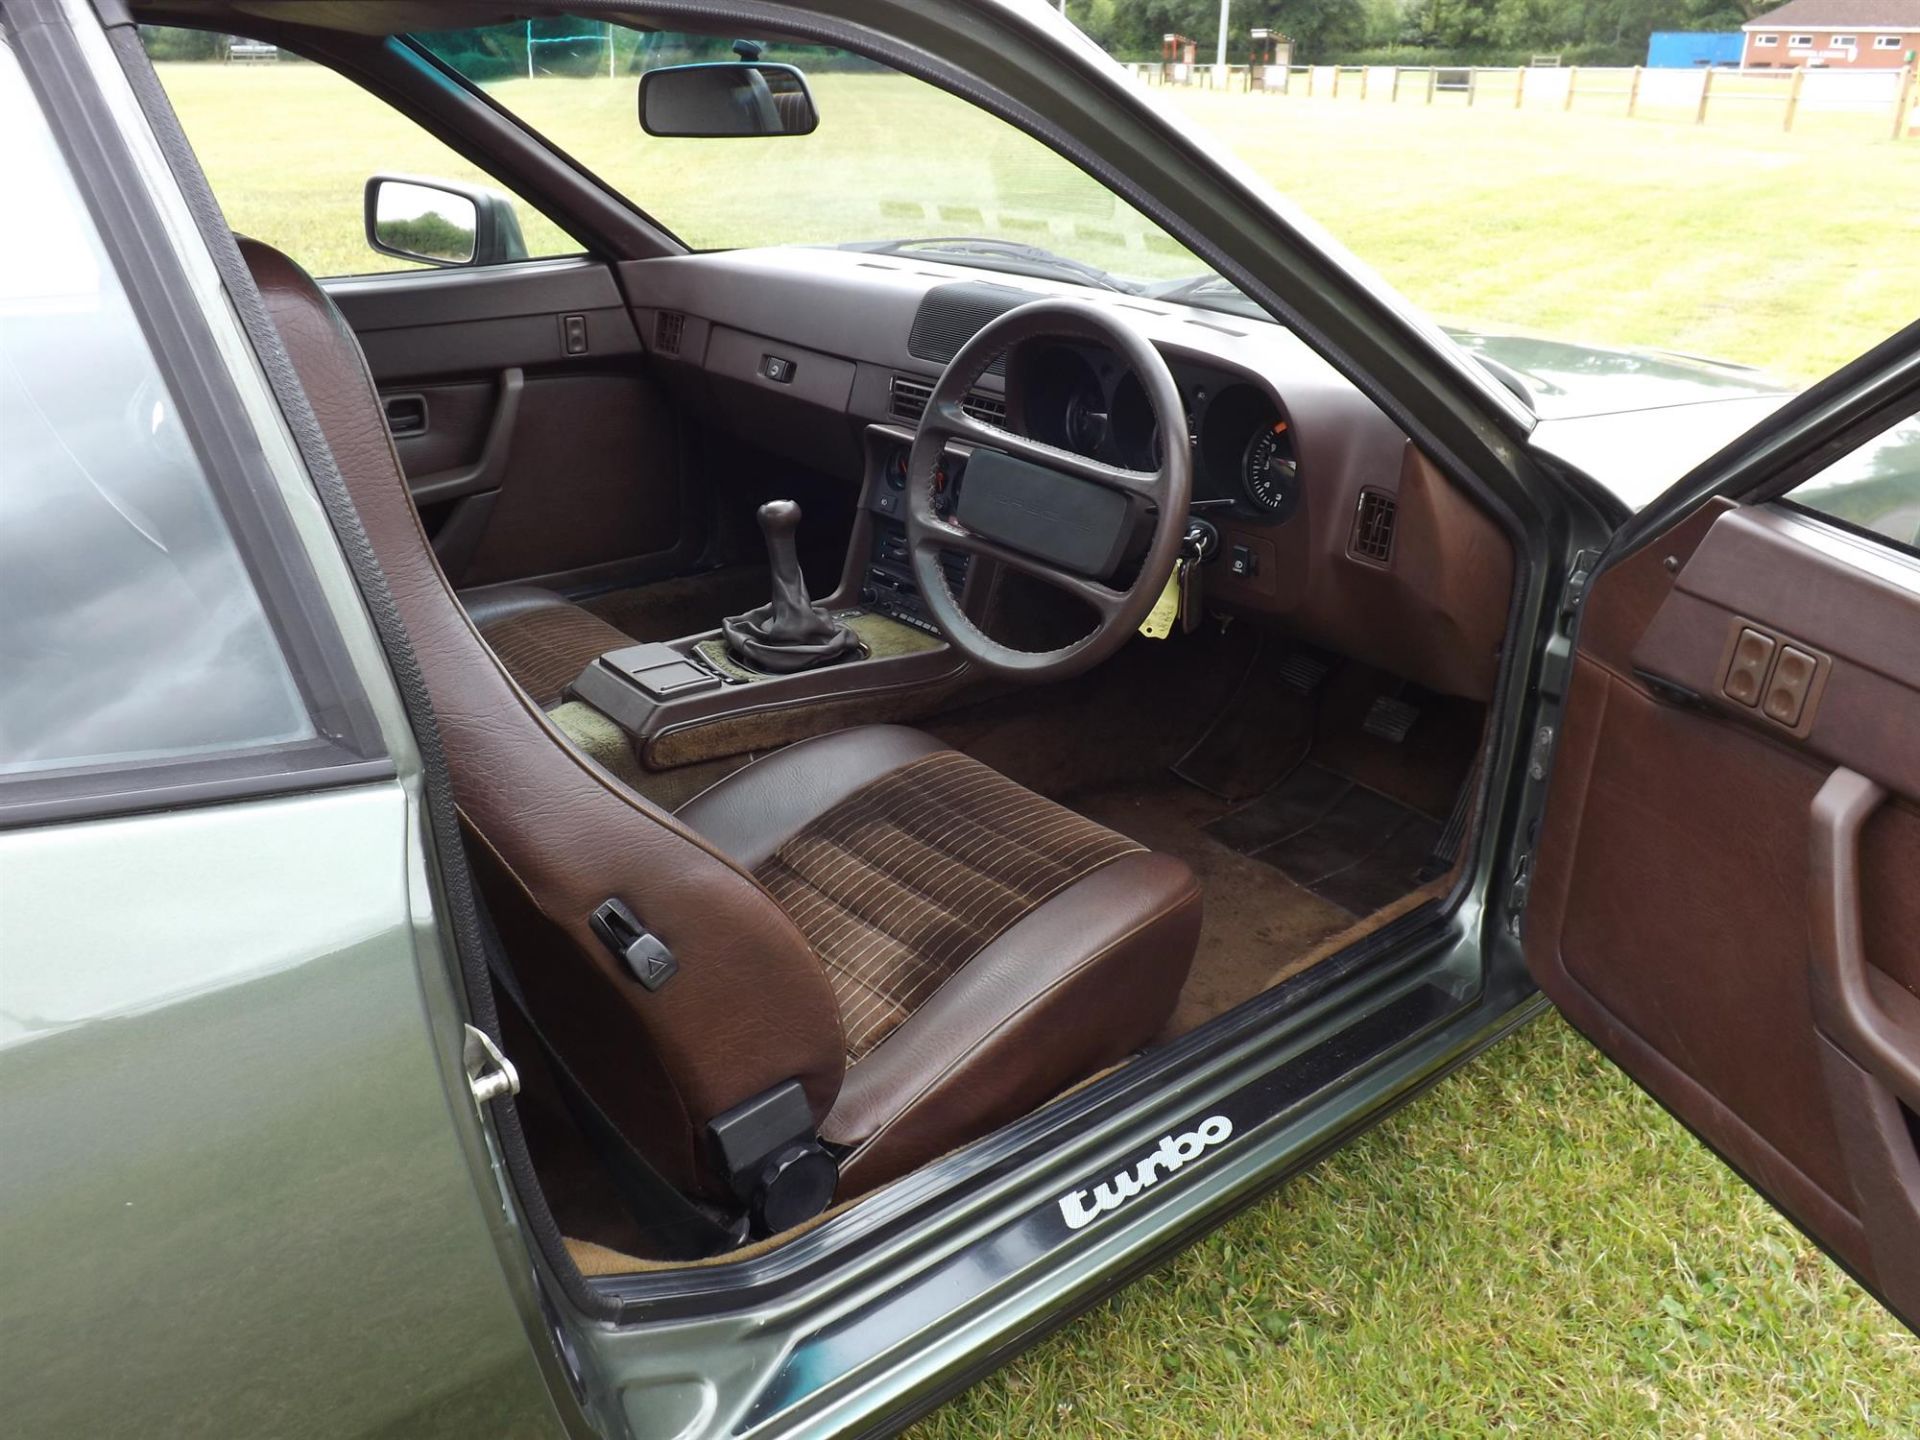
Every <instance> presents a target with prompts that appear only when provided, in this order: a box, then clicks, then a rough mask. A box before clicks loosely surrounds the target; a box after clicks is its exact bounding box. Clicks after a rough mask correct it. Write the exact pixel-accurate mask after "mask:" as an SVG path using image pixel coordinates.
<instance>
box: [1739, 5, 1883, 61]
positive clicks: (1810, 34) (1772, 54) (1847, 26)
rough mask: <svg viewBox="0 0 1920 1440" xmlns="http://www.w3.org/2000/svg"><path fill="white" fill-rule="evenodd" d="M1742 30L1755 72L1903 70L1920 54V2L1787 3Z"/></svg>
mask: <svg viewBox="0 0 1920 1440" xmlns="http://www.w3.org/2000/svg"><path fill="white" fill-rule="evenodd" d="M1740 30H1741V33H1742V35H1743V36H1744V37H1745V41H1746V44H1745V47H1744V49H1743V51H1742V54H1741V60H1740V63H1741V64H1742V65H1743V66H1746V67H1747V68H1749V69H1754V70H1779V69H1786V68H1790V67H1792V66H1795V65H1807V66H1813V67H1817V68H1823V69H1835V70H1874V69H1897V68H1899V67H1900V66H1903V65H1907V64H1911V63H1912V61H1913V59H1914V56H1915V55H1916V54H1920V0H1787V3H1786V4H1785V5H1782V6H1781V7H1780V8H1779V9H1777V10H1769V11H1768V12H1767V13H1766V14H1764V15H1761V16H1759V17H1758V18H1756V19H1753V20H1749V21H1748V22H1747V23H1746V24H1745V25H1742V26H1741V27H1740Z"/></svg>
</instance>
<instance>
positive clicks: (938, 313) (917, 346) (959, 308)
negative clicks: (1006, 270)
mask: <svg viewBox="0 0 1920 1440" xmlns="http://www.w3.org/2000/svg"><path fill="white" fill-rule="evenodd" d="M1038 298H1039V297H1038V296H1037V295H1035V294H1034V293H1033V292H1032V291H1031V290H1019V289H1015V288H1014V287H1013V286H1011V285H989V284H987V283H986V282H984V281H979V280H957V281H955V282H954V283H953V284H951V285H936V286H934V287H933V289H931V290H929V291H928V292H927V295H926V298H925V299H924V300H922V301H921V302H920V308H919V309H918V310H917V311H915V312H914V316H913V328H912V329H911V330H909V331H908V332H907V353H908V354H910V355H912V356H914V357H915V358H916V359H920V360H932V361H934V362H935V363H937V364H940V365H944V364H946V363H947V361H949V360H951V359H953V357H954V356H956V355H958V354H959V353H960V347H961V346H962V345H964V344H966V343H967V341H969V340H971V339H972V338H973V337H974V336H975V335H977V334H979V333H980V331H981V330H982V329H984V328H985V327H986V324H987V322H988V321H989V320H997V319H999V318H1000V317H1001V316H1002V315H1004V314H1006V313H1007V311H1009V310H1012V309H1015V308H1016V307H1018V306H1021V305H1024V304H1026V303H1027V301H1029V300H1036V299H1038ZM987 373H988V374H989V375H1003V374H1005V373H1006V357H1005V356H1002V357H1001V358H999V359H998V360H995V361H994V362H993V364H991V365H989V366H988V367H987Z"/></svg>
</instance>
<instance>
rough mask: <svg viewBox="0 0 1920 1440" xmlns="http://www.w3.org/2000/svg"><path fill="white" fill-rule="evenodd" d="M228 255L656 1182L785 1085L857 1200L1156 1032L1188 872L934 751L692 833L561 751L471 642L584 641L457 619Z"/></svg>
mask: <svg viewBox="0 0 1920 1440" xmlns="http://www.w3.org/2000/svg"><path fill="white" fill-rule="evenodd" d="M241 250H242V253H243V254H244V255H245V257H246V260H247V263H248V265H249V266H250V268H251V269H252V271H253V275H254V279H255V281H256V282H257V283H258V285H259V287H260V290H261V292H262V294H263V295H264V297H265V299H266V303H267V306H268V309H269V311H270V313H271V314H272V315H273V317H274V319H275V321H276V323H277V324H278V326H279V328H280V332H281V334H282V336H283V337H284V339H285V342H286V346H287V350H288V352H289V354H290V356H291V358H292V360H293V363H294V367H295V369H296V370H297V371H298V372H299V375H300V379H301V382H302V384H303V385H304V386H305V389H306V391H307V394H308V396H309V398H310V400H311V402H312V404H313V408H314V412H315V415H316V417H317V419H318V420H319V423H320V427H321V429H322V431H323V432H324V433H325V435H326V438H327V441H328V443H329V445H330V446H331V447H332V450H333V453H334V458H335V460H336V462H337V464H338V465H339V468H340V471H341V474H342V476H343V477H344V479H345V481H346V483H347V486H348V488H349V489H350V491H351V492H352V495H353V498H354V503H355V505H356V507H357V508H358V510H359V511H360V515H361V518H362V521H363V523H364V524H365V526H366V530H367V534H368V538H369V540H370V542H371V544H372V547H373V550H374V552H375V554H376V556H377V557H378V559H379V561H380V564H381V567H382V568H383V570H384V571H385V572H386V575H387V579H388V582H389V584H390V585H391V586H392V589H393V593H394V598H395V600H396V602H397V604H398V606H399V608H400V612H401V615H402V618H403V619H404V621H405V623H406V627H407V630H408V633H409V635H410V636H411V638H412V641H413V645H414V648H415V650H416V652H417V653H418V657H419V660H420V665H421V669H422V672H423V674H424V677H425V680H426V683H427V687H428V689H429V691H430V692H431V696H432V700H433V705H434V709H435V713H436V717H437V719H438V722H439V726H440V730H441V733H442V736H443V738H444V740H445V745H446V750H447V757H448V766H449V768H450V770H451V774H452V781H453V788H454V794H455V798H456V800H457V802H458V804H459V807H460V812H461V815H462V818H463V820H464V822H465V824H466V826H467V830H468V834H469V836H470V840H471V855H472V859H473V863H474V867H475V870H476V871H477V872H478V874H479V876H480V879H481V882H482V885H483V887H484V890H485V893H486V895H487V898H488V902H489V904H490V906H491V908H492V909H493V911H494V913H495V918H496V919H497V920H498V922H499V925H500V928H501V932H502V934H503V936H504V937H505V939H506V942H507V946H508V949H509V950H510V951H511V953H512V955H513V958H514V962H515V965H516V967H517V968H518V969H519V971H520V974H521V977H522V980H523V983H524V986H525V989H526V991H527V996H528V1001H529V1004H530V1006H531V1007H532V1009H533V1010H534V1012H535V1014H536V1015H537V1016H538V1017H539V1019H540V1021H541V1024H542V1027H543V1028H544V1029H546V1030H547V1031H548V1033H549V1036H550V1037H551V1038H552V1039H553V1040H554V1042H555V1043H556V1044H557V1045H558V1046H559V1047H560V1048H561V1049H562V1050H563V1052H564V1053H565V1054H566V1055H567V1058H568V1060H569V1062H570V1063H571V1064H572V1065H573V1067H574V1069H575V1071H576V1073H577V1074H578V1076H579V1077H580V1079H581V1080H582V1081H583V1082H584V1083H585V1084H586V1085H587V1086H588V1088H589V1089H591V1090H592V1091H593V1093H594V1095H595V1097H596V1098H597V1099H598V1100H599V1101H600V1102H601V1104H602V1105H603V1106H604V1107H605V1109H606V1110H607V1112H608V1113H609V1115H610V1116H611V1117H612V1118H613V1120H614V1121H615V1123H616V1124H618V1125H619V1126H620V1128H621V1129H622V1130H623V1131H624V1132H625V1133H626V1134H627V1135H628V1136H629V1137H630V1138H631V1139H632V1140H633V1141H634V1142H635V1143H636V1144H637V1145H639V1146H640V1147H641V1148H642V1149H643V1150H645V1152H646V1153H647V1154H648V1156H649V1158H651V1159H652V1160H653V1161H654V1163H655V1164H656V1165H657V1166H659V1168H660V1169H661V1170H662V1172H663V1173H665V1174H666V1175H667V1176H669V1177H670V1178H672V1179H673V1180H674V1181H675V1182H676V1183H678V1184H680V1185H682V1186H683V1187H685V1188H687V1189H689V1190H691V1191H696V1192H703V1193H708V1194H718V1193H720V1191H721V1188H722V1187H721V1179H720V1177H719V1176H718V1175H716V1174H715V1173H714V1171H713V1168H712V1163H713V1162H712V1157H711V1155H710V1153H709V1149H708V1146H707V1144H706V1143H705V1127H706V1124H707V1122H708V1121H709V1120H710V1119H711V1118H712V1117H713V1116H715V1115H717V1114H719V1113H720V1112H722V1111H724V1110H727V1109H729V1108H730V1107H732V1106H734V1105H736V1104H738V1103H740V1102H741V1101H743V1100H746V1099H749V1098H751V1097H753V1096H756V1095H759V1094H761V1093H763V1092H765V1091H767V1090H769V1089H771V1088H773V1087H774V1086H776V1085H779V1084H781V1083H782V1082H785V1081H787V1080H798V1081H799V1082H800V1084H801V1085H802V1087H803V1088H804V1090H805V1091H806V1094H807V1098H808V1101H809V1104H810V1105H811V1107H812V1109H813V1113H814V1117H815V1119H816V1121H817V1122H818V1123H819V1125H820V1131H821V1134H822V1137H823V1138H824V1139H826V1140H828V1141H829V1142H832V1143H834V1144H836V1145H838V1146H841V1147H844V1151H845V1153H844V1156H843V1162H842V1184H841V1194H842V1195H843V1196H844V1195H850V1194H854V1193H857V1192H859V1191H861V1190H865V1189H868V1188H870V1187H872V1186H873V1185H876V1184H879V1183H881V1182H883V1181H885V1180H888V1179H891V1178H893V1177H894V1176H896V1175H899V1174H901V1173H903V1172H904V1171H906V1170H908V1169H910V1168H912V1167H913V1166H915V1165H918V1164H920V1163H921V1162H923V1161H925V1160H927V1159H929V1158H931V1157H933V1156H936V1155H939V1154H941V1153H942V1152H944V1151H946V1150H949V1149H951V1148H953V1147H954V1146H956V1145H959V1144H961V1143H963V1142H965V1141H966V1140H969V1139H971V1138H973V1137H974V1136H976V1135H979V1134H981V1133H983V1132H984V1131H986V1130H988V1129H990V1128H992V1127H993V1126H995V1125H997V1124H1000V1123H1002V1122H1004V1121H1006V1120H1009V1119H1011V1118H1013V1117H1014V1116H1016V1115H1018V1114H1020V1113H1022V1112H1024V1111H1026V1110H1028V1109H1031V1108H1032V1107H1033V1106H1035V1105H1037V1104H1039V1103H1041V1102H1043V1101H1045V1100H1046V1099H1048V1098H1049V1097H1050V1096H1052V1095H1054V1094H1056V1093H1057V1092H1058V1091H1060V1090H1061V1089H1063V1088H1064V1087H1066V1086H1068V1085H1071V1084H1072V1083H1074V1082H1075V1081H1076V1080H1079V1079H1080V1078H1082V1077H1083V1076H1085V1075H1087V1074H1088V1073H1090V1072H1092V1071H1094V1070H1096V1069H1098V1068H1100V1067H1101V1066H1104V1065H1107V1064H1110V1063H1112V1062H1113V1061H1116V1060H1118V1059H1121V1058H1123V1057H1124V1056H1125V1055H1126V1054H1128V1053H1129V1052H1130V1051H1132V1050H1134V1049H1136V1048H1137V1047H1139V1046H1140V1045H1141V1044H1143V1043H1145V1042H1146V1041H1147V1040H1148V1039H1149V1038H1151V1037H1152V1035H1153V1034H1154V1033H1155V1032H1156V1031H1157V1030H1158V1029H1159V1027H1160V1026H1161V1024H1162V1023H1163V1022H1164V1020H1165V1018H1166V1016H1167V1015H1168V1013H1169V1012H1170V1011H1171V1009H1172V1007H1173V1003H1174V1000H1175V998H1176V996H1177V995H1178V993H1179V990H1180V987H1181V984H1182V983H1183V982H1184V980H1185V977H1186V972H1187V968H1188V966H1189V964H1190V963H1191V960H1192V956H1193V950H1194V946H1195V943H1196V941H1197V939H1198V934H1199V924H1200V896H1199V888H1198V886H1197V884H1196V883H1195V881H1194V878H1193V876H1192V874H1191V873H1190V872H1189V871H1188V870H1187V869H1186V867H1185V866H1184V865H1182V864H1181V863H1180V862H1179V861H1177V860H1173V859H1170V858H1168V857H1165V856H1159V855H1152V854H1148V853H1147V852H1146V851H1144V850H1143V849H1141V848H1140V847H1139V846H1138V845H1136V844H1134V843H1133V842H1132V841H1129V840H1126V839H1124V838H1123V837H1121V836H1119V835H1116V834H1114V833H1113V832H1111V831H1109V830H1105V829H1103V828H1102V827H1100V826H1098V825H1095V824H1094V823H1092V822H1091V821H1089V820H1086V819H1084V818H1083V817H1081V816H1078V815H1075V814H1073V813H1072V812H1071V811H1069V810H1066V809H1063V808H1062V807H1060V806H1058V805H1055V804H1054V803H1052V802H1051V801H1048V800H1045V799H1042V798H1041V797H1040V796H1038V795H1035V794H1033V793H1032V792H1031V791H1028V790H1024V789H1022V788H1021V787H1020V786H1018V785H1015V784H1014V783H1013V782H1012V781H1010V780H1007V779H1006V778H1005V777H1003V776H1001V775H999V774H997V773H996V772H994V771H992V770H990V769H988V768H987V767H985V766H983V765H980V764H978V763H977V762H975V761H973V760H970V759H968V758H967V757H965V756H964V755H961V754H959V753H958V752H957V751H953V750H950V749H947V748H946V747H944V746H942V745H941V744H939V743H938V742H937V741H935V740H933V739H931V738H929V737H927V736H925V735H922V734H919V733H917V732H915V731H911V730H905V729H899V728H896V727H870V728H866V729H860V730H850V731H844V732H841V733H840V734H837V735H829V736H825V737H823V738H821V739H817V740H810V741H806V742H803V743H802V744H799V745H795V746H792V747H789V748H788V749H785V750H782V751H779V752H776V753H775V754H773V755H770V756H768V757H766V758H765V759H762V760H760V761H757V762H756V763H754V764H752V765H750V766H748V767H746V768H745V769H743V770H741V771H739V772H737V773H736V774H734V775H732V776H730V777H729V778H728V779H726V780H724V781H722V782H721V783H720V784H719V785H716V786H714V787H713V788H712V789H710V790H708V791H707V792H705V793H704V794H702V795H700V796H697V797H696V798H695V799H694V800H692V801H691V802H689V803H688V804H686V805H685V806H683V807H682V808H681V809H680V811H679V812H678V813H677V814H668V813H666V812H665V811H662V810H660V809H658V808H657V807H655V806H654V805H652V804H650V803H649V802H648V801H647V800H645V799H644V798H642V797H641V796H640V795H638V794H636V793H635V792H634V791H632V790H631V789H629V788H627V787H626V786H624V785H622V784H620V783H619V782H618V781H617V780H615V779H614V778H613V777H612V776H611V775H610V774H609V773H608V772H607V771H605V770H603V769H601V768H600V767H599V766H598V765H596V764H594V763H593V762H592V761H591V760H589V759H588V758H586V757H585V756H584V755H582V754H581V753H580V752H579V751H577V750H575V749H574V748H573V747H572V746H571V745H570V744H569V743H568V742H567V740H566V739H565V737H564V736H562V735H561V733H560V732H559V731H558V730H557V729H555V728H554V726H553V724H552V722H551V721H550V720H549V718H548V717H547V715H546V714H545V712H544V711H543V709H542V708H541V700H540V697H539V695H538V694H537V693H534V692H533V691H532V690H531V689H530V688H529V687H528V686H526V685H525V684H522V683H516V682H515V680H514V679H513V678H512V676H511V675H510V673H509V670H508V668H507V667H506V666H505V665H504V664H503V661H502V658H501V657H500V656H498V655H496V653H495V651H494V650H493V649H492V648H490V647H489V645H488V644H487V643H486V642H485V641H484V640H483V639H482V636H481V632H480V629H479V628H477V626H479V625H484V627H485V628H486V629H487V631H488V633H489V634H490V635H491V636H492V637H494V638H495V641H496V643H499V639H498V637H499V636H500V635H501V633H502V629H501V627H502V625H503V624H510V622H512V621H513V620H514V619H515V617H516V616H522V617H524V616H529V615H532V616H544V617H545V618H544V619H543V620H541V622H540V623H541V624H561V625H566V626H571V627H575V628H576V629H581V630H584V627H582V626H580V624H579V622H578V621H577V620H574V619H572V618H570V617H558V618H556V617H555V616H554V615H552V613H551V612H552V610H553V607H554V604H556V603H563V602H550V601H549V600H548V599H545V598H542V596H541V594H539V593H535V594H529V595H525V596H522V597H520V603H519V606H518V608H516V606H515V605H513V604H508V605H506V606H505V607H504V613H502V612H494V613H491V614H489V613H488V612H487V611H485V610H484V609H483V610H482V613H481V614H480V615H479V616H477V617H470V616H469V615H468V613H467V611H466V610H464V609H463V608H462V607H461V605H460V603H459V601H458V600H457V599H456V597H455V596H454V594H453V592H452V590H451V589H450V588H449V587H448V585H447V582H446V579H445V577H444V576H443V575H442V573H441V571H440V568H439V566H438V564H437V563H436V562H435V560H434V558H433V551H432V548H431V546H430V545H429V544H428V543H427V539H426V536H425V534H424V533H423V531H422V530H421V528H420V524H419V519H418V516H417V515H416V514H415V511H414V508H413V505H412V503H411V501H410V499H409V498H408V495H407V491H406V485H405V481H404V479H403V477H402V475H401V472H400V468H399V462H398V460H397V458H396V457H395V455H394V451H393V446H392V443H391V441H390V440H389V438H388V435H387V431H386V426H385V423H384V421H383V418H382V412H381V408H380V405H379V402H378V398H377V396H376V394H375V391H374V388H373V383H372V380H371V378H370V376H369V375H368V373H367V370H366V366H365V362H364V360H363V359H362V356H361V353H360V349H359V346H358V344H357V343H356V342H355V340H354V337H353V335H352V333H351V331H350V330H349V329H348V328H347V326H346V324H345V322H344V321H343V320H342V319H341V318H340V315H339V313H338V312H337V311H336V310H335V309H334V307H333V305H332V304H331V302H330V301H328V300H327V298H326V297H325V295H323V294H322V293H321V291H320V290H319V289H318V287H316V286H315V285H314V284H313V282H312V281H311V280H310V279H309V278H308V277H307V276H306V274H305V273H304V272H303V271H301V270H300V269H299V267H297V266H296V265H294V264H293V263H292V262H291V261H289V260H288V259H287V258H286V257H285V256H283V255H281V254H279V253H278V252H277V251H274V250H271V249H268V248H267V247H265V246H262V245H258V244H255V243H253V242H247V241H243V242H242V245H241ZM508 598H509V600H511V599H512V598H513V597H511V596H509V597H508ZM565 608H567V609H569V610H570V609H572V607H565ZM577 613H579V614H584V613H585V612H577ZM587 618H588V619H589V620H591V619H592V618H593V617H591V616H588V617H587ZM594 623H596V624H598V623H599V622H597V621H595V622H594ZM608 628H609V629H611V628H612V627H608ZM508 633H509V634H511V631H509V632H508ZM613 634H614V635H615V636H618V637H619V640H618V641H617V642H614V643H624V641H625V637H624V636H623V635H621V634H620V632H618V631H614V632H613ZM594 643H598V641H595V642H594ZM583 663H584V662H583ZM576 668H577V667H576ZM613 898H617V899H620V900H622V901H624V902H625V903H626V904H627V905H628V906H629V907H630V908H631V909H632V910H633V911H634V912H635V914H637V915H638V916H639V917H640V918H641V919H642V921H643V922H644V923H645V924H646V925H647V926H648V927H649V928H650V929H651V930H652V931H653V932H654V933H655V934H656V935H658V936H659V937H660V938H661V939H662V940H663V941H664V942H665V943H666V944H667V945H668V946H669V947H670V948H671V949H672V951H673V953H674V955H675V957H676V959H677V960H678V962H679V971H678V973H677V974H676V975H674V977H673V978H672V979H671V980H669V981H668V982H667V983H666V984H665V985H663V986H662V987H661V988H660V989H658V990H657V991H648V990H646V989H645V988H643V987H642V986H641V985H640V984H639V982H638V981H637V980H636V979H635V978H634V977H633V975H632V974H631V973H630V972H629V971H628V970H627V969H626V967H625V965H624V964H623V963H622V962H621V961H620V960H619V959H618V958H617V957H615V956H614V955H613V954H612V953H610V951H609V950H607V949H606V948H605V947H603V946H602V945H601V944H600V942H599V941H598V940H597V939H596V938H595V936H594V935H593V932H592V930H591V929H590V927H589V924H588V917H589V916H590V915H591V914H592V913H593V911H594V910H595V909H596V908H598V907H599V906H600V904H601V903H602V902H604V901H606V900H608V899H613Z"/></svg>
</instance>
